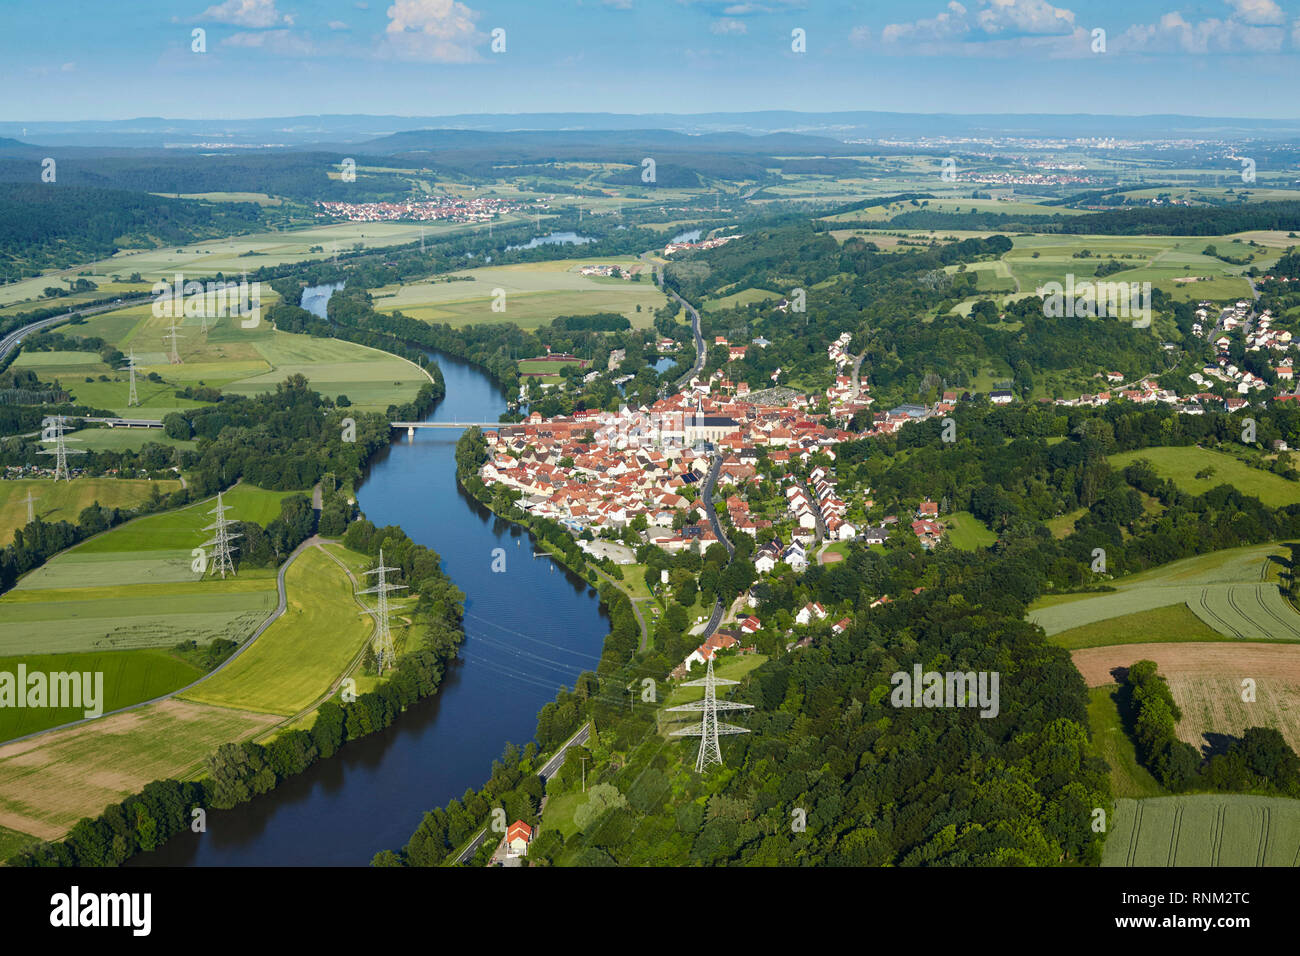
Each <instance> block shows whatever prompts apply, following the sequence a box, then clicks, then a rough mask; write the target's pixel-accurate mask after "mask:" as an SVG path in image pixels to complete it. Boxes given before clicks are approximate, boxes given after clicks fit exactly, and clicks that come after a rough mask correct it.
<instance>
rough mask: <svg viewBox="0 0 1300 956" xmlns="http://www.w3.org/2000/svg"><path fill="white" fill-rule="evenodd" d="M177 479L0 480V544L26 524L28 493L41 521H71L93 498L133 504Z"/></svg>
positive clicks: (110, 504)
mask: <svg viewBox="0 0 1300 956" xmlns="http://www.w3.org/2000/svg"><path fill="white" fill-rule="evenodd" d="M180 486H181V483H180V482H179V481H149V480H148V479H143V478H138V479H137V478H78V479H77V480H76V481H57V482H56V481H43V480H39V479H35V478H18V479H14V480H12V481H0V547H4V546H5V545H6V544H8V543H9V542H10V541H12V540H13V536H14V529H16V528H21V527H23V525H25V524H27V501H26V499H27V495H28V493H29V492H30V493H31V495H32V498H33V499H35V500H34V502H33V505H32V509H33V511H35V513H36V516H37V517H38V518H40V519H41V520H42V521H49V522H54V521H71V522H73V523H74V524H75V523H76V521H77V518H78V516H79V515H80V514H81V511H82V509H83V508H88V507H89V506H90V505H92V504H94V503H95V502H96V501H98V502H99V504H100V505H101V506H102V507H104V508H134V507H136V506H137V505H139V504H142V503H144V502H146V501H148V500H149V499H150V496H151V495H152V494H153V490H154V489H155V488H156V489H157V490H158V493H159V494H161V495H168V494H171V493H172V492H173V491H177V490H178V489H179V488H180Z"/></svg>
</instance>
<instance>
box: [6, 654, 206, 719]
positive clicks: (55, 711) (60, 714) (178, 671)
mask: <svg viewBox="0 0 1300 956" xmlns="http://www.w3.org/2000/svg"><path fill="white" fill-rule="evenodd" d="M19 664H23V665H26V668H27V673H28V674H31V673H33V672H37V671H40V672H43V673H47V674H48V673H53V672H58V671H64V672H68V671H76V672H83V673H84V672H89V673H91V674H94V673H96V672H100V673H102V674H103V675H104V697H103V700H101V701H99V702H98V703H99V705H100V706H99V709H100V712H101V713H104V714H106V713H108V712H109V711H112V710H117V709H118V708H119V707H127V706H129V705H131V704H138V703H139V702H140V701H142V700H150V699H152V698H154V697H159V696H161V695H163V694H166V693H167V692H168V691H173V690H176V689H177V688H178V687H184V686H185V685H186V684H189V683H191V682H193V681H195V680H197V679H198V678H199V677H200V676H201V675H202V673H203V672H202V671H201V670H200V669H199V668H197V667H195V666H194V665H192V664H189V663H186V662H185V661H182V660H180V659H179V658H176V657H173V656H172V655H171V654H168V653H167V652H166V651H160V650H138V651H106V652H103V653H99V654H36V655H30V656H26V657H6V658H0V671H7V672H8V673H11V674H17V672H18V665H19ZM85 711H86V708H85V707H79V708H61V709H60V708H53V707H42V708H39V709H36V708H27V707H3V708H0V740H10V739H12V738H14V737H21V736H23V735H24V734H33V733H36V731H38V730H45V729H46V728H47V727H57V726H58V725H59V724H66V723H69V722H70V721H73V720H81V719H82V718H83V717H85V716H86V714H85Z"/></svg>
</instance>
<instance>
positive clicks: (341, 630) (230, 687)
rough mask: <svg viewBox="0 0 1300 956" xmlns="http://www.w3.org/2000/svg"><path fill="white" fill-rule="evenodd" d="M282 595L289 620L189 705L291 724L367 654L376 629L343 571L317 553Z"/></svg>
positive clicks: (293, 574)
mask: <svg viewBox="0 0 1300 956" xmlns="http://www.w3.org/2000/svg"><path fill="white" fill-rule="evenodd" d="M346 554H348V556H349V557H351V558H352V560H355V561H357V562H364V557H363V556H362V555H352V554H351V553H350V552H347V553H346ZM285 592H286V594H287V595H288V602H289V603H288V608H287V609H286V611H285V613H284V614H283V615H281V616H280V617H279V618H278V619H277V620H276V621H275V623H274V624H272V625H271V626H270V627H269V628H267V629H266V631H265V632H264V633H263V634H262V635H261V636H260V637H258V639H257V641H256V642H254V643H253V645H252V646H251V647H249V648H248V650H247V651H245V652H244V653H243V654H241V655H239V657H237V658H235V659H234V660H233V661H231V663H230V665H229V666H227V667H226V668H224V669H223V670H221V671H220V672H218V673H216V674H214V675H213V676H212V677H211V678H209V679H208V680H205V681H204V682H203V683H201V684H199V685H198V686H197V687H195V688H194V689H193V690H192V691H190V692H188V693H186V694H185V699H187V700H194V701H198V702H200V703H207V704H220V705H222V706H225V707H236V708H239V709H241V710H253V711H260V712H263V713H272V714H282V715H284V716H286V717H288V716H292V715H294V714H296V713H298V712H299V711H300V710H302V709H303V708H305V707H307V706H309V705H310V704H312V703H313V702H314V701H315V700H317V698H319V697H321V696H323V695H324V694H325V693H327V692H328V691H329V690H330V688H331V687H332V686H333V684H334V682H335V681H336V680H338V679H339V678H340V677H342V676H343V674H344V673H345V672H346V671H347V669H348V668H349V666H350V665H351V664H352V663H353V662H354V661H355V660H356V659H357V658H358V655H360V654H361V652H362V651H363V650H364V648H365V645H366V641H368V640H369V639H370V636H371V633H372V632H373V630H374V624H373V621H372V619H371V618H370V617H369V616H368V615H365V614H363V613H361V607H360V606H359V605H358V604H357V602H356V600H355V599H354V598H353V583H352V581H351V580H349V578H348V575H347V573H346V572H345V571H344V569H343V568H341V567H340V566H339V565H338V564H337V563H336V562H335V561H333V560H332V559H331V558H330V557H329V556H328V555H326V554H325V553H324V552H323V551H321V550H320V549H318V548H308V549H306V550H304V551H303V552H302V553H301V554H300V555H298V557H297V558H295V559H294V562H293V564H292V565H291V566H290V567H289V570H288V572H287V574H286V576H285Z"/></svg>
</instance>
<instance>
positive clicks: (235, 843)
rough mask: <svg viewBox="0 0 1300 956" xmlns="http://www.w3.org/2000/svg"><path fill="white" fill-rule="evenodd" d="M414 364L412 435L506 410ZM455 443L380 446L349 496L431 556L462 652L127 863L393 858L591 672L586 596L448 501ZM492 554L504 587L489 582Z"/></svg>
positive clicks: (479, 378)
mask: <svg viewBox="0 0 1300 956" xmlns="http://www.w3.org/2000/svg"><path fill="white" fill-rule="evenodd" d="M323 307H324V306H323V302H322V304H321V306H320V308H321V309H322V311H323ZM430 357H431V358H435V359H437V361H438V364H439V365H440V366H441V368H442V371H443V375H444V377H445V379H446V382H447V397H446V398H445V399H444V400H443V401H442V402H440V403H439V404H438V406H437V407H436V408H435V409H434V410H433V411H432V412H431V413H430V414H429V415H428V416H427V420H430V421H485V422H486V421H496V420H497V418H498V416H499V415H500V413H501V412H503V411H504V410H505V407H506V395H505V394H504V393H503V392H502V391H501V390H500V389H499V388H497V387H496V386H495V385H494V384H493V383H492V382H491V381H490V380H489V379H488V378H487V376H486V375H485V374H484V373H483V372H482V371H481V370H479V369H478V368H475V367H473V366H471V365H468V364H466V363H464V362H460V361H458V360H456V359H452V358H449V357H447V356H443V355H440V354H431V356H430ZM459 435H460V433H459V432H458V431H452V430H443V429H417V430H416V433H415V435H414V436H413V437H408V436H407V435H406V434H401V435H400V437H399V436H394V442H393V445H392V446H391V447H390V448H388V449H386V450H385V451H383V452H381V453H380V454H379V456H378V457H377V459H376V460H375V461H373V462H372V463H371V466H370V468H369V471H368V474H367V476H366V478H365V481H364V482H363V484H362V485H361V487H360V489H358V493H357V494H358V499H359V504H360V506H361V508H362V510H363V511H364V512H365V514H366V517H368V518H369V519H370V520H371V521H373V522H374V523H375V524H376V525H379V526H383V525H387V524H396V525H400V526H401V527H402V528H403V529H404V530H405V531H406V533H407V534H409V535H410V536H411V538H412V539H414V540H415V541H417V542H419V543H420V544H424V545H427V546H428V547H431V548H433V549H434V550H436V551H437V552H438V553H439V554H440V555H441V557H442V564H443V569H444V570H445V571H446V572H447V574H448V575H449V576H450V577H451V579H452V581H454V582H455V583H456V585H457V586H458V587H459V588H460V589H461V590H462V591H464V592H465V633H466V640H465V643H464V644H463V645H462V649H461V656H460V659H459V660H458V661H457V662H456V663H455V664H454V665H453V666H452V668H451V669H450V670H449V672H448V674H447V676H446V677H445V679H444V681H443V684H442V686H441V687H440V689H439V690H438V692H437V693H436V694H435V695H434V696H433V697H431V698H428V699H427V700H424V701H421V702H420V703H418V704H416V705H415V706H413V707H411V708H410V709H408V710H407V712H406V713H404V714H402V716H401V717H399V718H398V719H397V721H396V722H395V723H394V724H393V725H392V726H391V727H389V728H388V729H387V730H385V731H382V732H380V733H377V734H372V735H370V736H369V737H365V738H362V739H360V740H356V741H352V742H350V743H348V744H346V745H344V747H343V748H342V749H341V750H340V751H339V753H338V754H336V755H335V756H334V757H332V758H330V759H328V760H321V761H317V763H316V764H315V765H314V766H312V767H311V768H309V769H308V770H307V771H306V772H305V773H303V774H301V775H299V776H297V777H294V778H291V779H289V780H286V781H285V782H284V783H283V784H281V785H280V787H278V788H277V789H276V790H274V791H272V792H271V793H269V794H266V795H264V796H261V797H257V798H255V799H254V800H252V801H251V802H249V803H247V804H244V805H242V806H239V807H236V808H234V809H232V810H224V811H221V810H214V811H211V812H209V813H208V821H207V822H208V826H207V832H206V833H202V834H192V833H183V834H181V835H179V836H177V837H175V838H173V839H172V840H170V841H169V842H168V843H167V844H166V845H164V846H163V847H162V848H160V849H158V850H156V851H154V852H152V853H147V854H142V855H140V856H138V857H136V858H135V859H133V860H132V861H131V863H132V864H134V865H155V866H185V865H197V866H277V865H306V866H360V865H365V864H367V863H369V861H370V858H371V857H372V856H373V855H374V854H375V853H376V852H377V851H379V850H383V849H398V848H400V847H401V846H402V845H403V844H404V843H405V842H406V840H407V838H408V837H409V836H410V835H411V833H412V831H414V829H415V828H416V826H417V825H418V824H419V822H420V818H421V817H422V815H423V814H424V811H426V810H429V809H431V808H433V807H435V806H442V805H444V804H446V803H447V801H448V800H450V799H451V798H453V797H459V796H461V795H462V794H463V793H464V792H465V790H466V788H470V787H473V788H477V787H479V786H481V785H482V784H483V782H484V781H485V780H486V779H487V777H488V774H489V773H490V770H491V764H492V761H493V760H494V759H495V758H497V757H499V756H500V755H501V753H502V750H503V749H504V747H505V744H506V742H507V741H512V742H514V743H516V744H519V745H521V746H522V745H523V744H524V743H525V742H527V741H528V740H531V739H532V736H533V732H534V730H535V729H536V723H537V721H536V718H537V712H538V711H539V710H540V709H541V707H542V705H543V704H545V703H546V702H547V701H549V700H552V699H554V697H555V692H556V690H557V689H558V688H559V687H560V686H561V685H564V686H572V684H573V680H574V678H575V677H576V676H577V675H578V674H579V673H580V672H581V671H583V670H587V669H591V670H594V669H595V667H596V664H597V662H598V660H599V656H600V650H601V645H602V642H603V640H604V637H605V634H606V633H607V632H608V630H609V622H608V620H607V618H606V616H605V614H604V612H603V611H602V610H601V608H600V605H599V600H598V598H597V596H596V592H595V590H594V589H592V588H590V587H589V586H588V585H587V584H586V582H584V581H582V579H580V578H578V577H577V576H575V575H573V574H570V573H569V572H567V571H566V570H564V569H563V568H562V567H560V566H559V565H557V564H555V563H554V562H553V561H552V560H551V559H550V558H549V557H538V558H534V557H532V556H531V555H532V552H533V549H532V541H531V537H530V536H529V535H528V534H527V533H523V532H521V531H520V530H519V529H518V528H515V527H513V526H511V525H509V524H507V523H506V522H503V521H501V520H500V519H498V518H496V517H495V516H494V515H492V514H491V512H489V511H487V510H486V509H485V508H483V507H482V506H481V505H479V504H478V503H477V502H476V501H474V500H473V499H472V498H470V497H469V496H468V495H467V494H466V493H465V492H463V491H462V490H461V489H460V487H459V485H458V484H457V482H456V473H455V448H456V439H457V438H458V437H459ZM496 549H502V550H503V551H504V557H505V568H506V570H505V571H504V572H494V571H493V570H492V564H493V559H494V556H496V555H499V552H497V551H496ZM498 566H499V563H498Z"/></svg>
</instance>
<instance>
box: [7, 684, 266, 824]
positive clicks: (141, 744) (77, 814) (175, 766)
mask: <svg viewBox="0 0 1300 956" xmlns="http://www.w3.org/2000/svg"><path fill="white" fill-rule="evenodd" d="M278 720H280V718H279V717H276V716H274V715H271V714H254V713H249V712H247V711H241V710H229V709H227V708H224V707H210V706H207V705H205V704H195V703H192V702H189V701H178V700H166V701H162V702H161V703H158V704H150V705H148V706H146V707H141V708H138V709H136V710H130V711H127V712H126V713H124V714H115V715H113V716H112V717H104V718H102V719H101V720H97V721H94V722H92V723H90V724H83V725H80V726H77V727H70V728H68V729H67V730H57V731H54V732H52V733H49V734H42V735H41V736H39V737H35V738H32V739H31V740H24V741H19V742H17V743H10V744H4V745H3V746H0V826H3V827H10V828H12V829H15V830H18V831H20V832H23V833H30V834H32V835H34V836H37V837H40V838H41V839H45V840H53V839H58V838H59V837H61V836H62V835H63V834H64V833H66V832H67V831H68V830H69V829H70V828H71V827H72V825H73V824H75V823H76V822H77V821H78V820H80V819H81V818H82V817H86V816H94V815H96V814H98V813H101V812H102V811H103V809H104V807H106V806H107V805H108V804H110V803H114V802H117V801H119V800H121V799H123V798H124V797H126V796H127V795H129V794H132V793H138V792H139V791H140V790H141V789H142V788H143V787H144V785H145V784H147V783H150V782H152V781H154V780H160V779H163V778H165V777H173V778H180V779H185V778H187V777H189V776H192V775H193V774H194V773H195V772H196V771H198V770H199V769H200V768H201V767H202V764H203V759H204V758H205V757H206V756H207V755H208V754H210V753H211V752H212V751H214V750H216V749H217V747H219V746H220V745H221V744H224V743H228V742H231V741H240V740H246V739H248V738H249V737H253V736H255V735H256V734H258V733H260V732H262V731H264V730H266V729H267V728H269V727H270V726H272V725H273V724H275V723H276V722H277V721H278Z"/></svg>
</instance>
